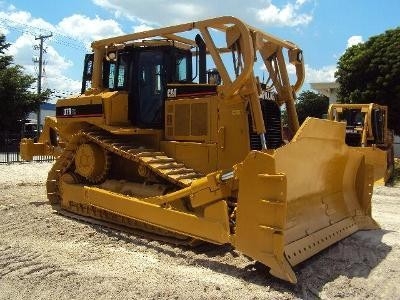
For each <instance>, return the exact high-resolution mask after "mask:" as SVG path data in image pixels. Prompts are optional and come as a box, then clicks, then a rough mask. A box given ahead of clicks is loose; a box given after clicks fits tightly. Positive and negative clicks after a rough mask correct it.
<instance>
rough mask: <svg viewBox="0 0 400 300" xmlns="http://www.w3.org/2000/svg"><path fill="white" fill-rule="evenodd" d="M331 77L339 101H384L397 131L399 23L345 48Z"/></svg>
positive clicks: (399, 107)
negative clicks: (362, 41)
mask: <svg viewBox="0 0 400 300" xmlns="http://www.w3.org/2000/svg"><path fill="white" fill-rule="evenodd" d="M335 77H336V78H337V81H338V82H339V84H340V87H339V90H338V97H339V99H340V100H341V102H343V103H371V102H374V103H378V104H381V105H387V106H388V108H389V127H390V128H391V129H393V130H394V131H395V133H396V134H400V122H399V118H400V27H398V28H396V29H392V30H388V31H386V32H385V33H383V34H380V35H377V36H374V37H371V38H370V39H369V40H368V41H367V42H365V43H362V44H358V45H354V46H352V47H350V48H348V49H347V50H346V52H345V53H344V54H343V55H342V56H341V57H340V59H339V61H338V70H337V72H336V73H335Z"/></svg>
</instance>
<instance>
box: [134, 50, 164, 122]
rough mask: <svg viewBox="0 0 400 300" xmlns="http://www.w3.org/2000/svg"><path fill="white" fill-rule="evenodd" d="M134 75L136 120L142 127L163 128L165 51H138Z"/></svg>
mask: <svg viewBox="0 0 400 300" xmlns="http://www.w3.org/2000/svg"><path fill="white" fill-rule="evenodd" d="M134 69H135V73H136V74H135V76H134V81H135V84H134V91H133V98H134V99H133V100H134V108H135V112H134V119H135V120H134V121H133V123H134V124H135V125H136V126H138V127H141V128H161V127H162V126H163V124H164V95H165V94H164V92H165V70H164V53H163V52H162V51H160V50H154V49H152V50H146V51H141V52H138V53H137V58H136V68H134Z"/></svg>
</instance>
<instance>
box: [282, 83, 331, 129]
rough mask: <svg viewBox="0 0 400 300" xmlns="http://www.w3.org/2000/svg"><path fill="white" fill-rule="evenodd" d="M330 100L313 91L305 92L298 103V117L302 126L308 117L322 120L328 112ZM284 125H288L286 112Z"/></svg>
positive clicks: (299, 97) (298, 98)
mask: <svg viewBox="0 0 400 300" xmlns="http://www.w3.org/2000/svg"><path fill="white" fill-rule="evenodd" d="M328 107H329V98H328V97H326V96H324V95H321V94H318V93H315V92H313V91H303V92H301V93H300V94H299V96H298V97H297V101H296V110H297V116H298V118H299V123H300V124H302V123H303V122H304V120H305V119H306V118H307V117H314V118H322V117H323V115H324V114H326V113H327V112H328ZM283 123H284V124H287V115H286V111H284V113H283Z"/></svg>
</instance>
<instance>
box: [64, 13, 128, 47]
mask: <svg viewBox="0 0 400 300" xmlns="http://www.w3.org/2000/svg"><path fill="white" fill-rule="evenodd" d="M57 29H58V31H60V32H61V33H63V34H65V35H68V36H70V37H73V38H75V39H78V40H81V41H83V42H84V43H85V44H87V43H90V42H92V41H94V40H98V39H102V38H106V37H110V36H117V35H122V34H124V32H123V31H122V29H121V27H120V26H119V24H118V23H117V22H116V21H114V20H111V19H109V20H104V19H101V18H99V17H98V16H96V17H95V18H94V19H90V18H89V17H86V16H82V15H72V16H70V17H67V18H64V19H63V20H62V21H61V22H60V23H58V25H57Z"/></svg>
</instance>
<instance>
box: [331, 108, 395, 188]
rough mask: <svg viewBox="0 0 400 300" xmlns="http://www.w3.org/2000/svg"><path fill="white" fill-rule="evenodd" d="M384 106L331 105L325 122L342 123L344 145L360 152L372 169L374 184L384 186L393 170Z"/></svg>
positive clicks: (391, 147) (389, 134) (391, 145)
mask: <svg viewBox="0 0 400 300" xmlns="http://www.w3.org/2000/svg"><path fill="white" fill-rule="evenodd" d="M387 118H388V111H387V106H382V105H378V104H376V103H370V104H331V105H330V107H329V110H328V119H329V120H334V121H342V122H345V123H346V144H347V145H349V146H351V147H355V148H356V149H357V150H358V151H361V152H363V154H364V155H365V159H366V161H367V163H368V164H371V165H373V166H374V180H375V183H376V184H385V183H386V182H387V181H388V180H389V179H390V178H391V176H392V174H393V170H394V150H393V132H392V131H391V130H389V129H388V127H387Z"/></svg>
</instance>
